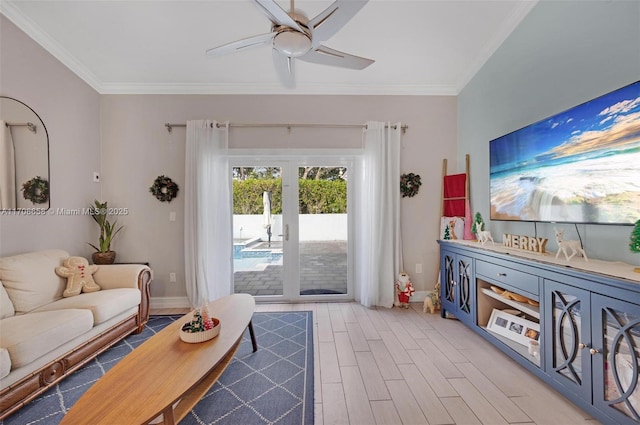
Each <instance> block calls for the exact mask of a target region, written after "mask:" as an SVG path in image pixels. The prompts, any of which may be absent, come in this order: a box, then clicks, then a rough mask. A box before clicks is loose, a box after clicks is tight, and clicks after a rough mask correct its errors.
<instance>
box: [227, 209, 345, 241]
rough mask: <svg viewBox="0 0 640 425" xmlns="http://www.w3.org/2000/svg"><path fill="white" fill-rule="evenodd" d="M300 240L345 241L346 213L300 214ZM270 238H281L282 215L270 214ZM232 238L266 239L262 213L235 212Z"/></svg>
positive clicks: (274, 239)
mask: <svg viewBox="0 0 640 425" xmlns="http://www.w3.org/2000/svg"><path fill="white" fill-rule="evenodd" d="M298 218H299V224H300V240H301V241H346V240H347V214H300V215H299V216H298ZM271 223H272V224H271V234H272V236H271V240H272V241H279V240H282V234H283V232H282V216H281V215H273V216H271ZM233 237H234V239H249V238H253V237H260V238H262V240H267V231H266V229H265V227H264V218H263V216H262V214H236V215H234V216H233Z"/></svg>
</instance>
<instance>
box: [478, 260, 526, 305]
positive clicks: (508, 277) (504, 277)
mask: <svg viewBox="0 0 640 425" xmlns="http://www.w3.org/2000/svg"><path fill="white" fill-rule="evenodd" d="M476 275H481V276H483V277H485V278H487V279H488V282H490V283H496V284H501V283H503V284H505V285H508V286H510V287H511V288H513V289H519V290H521V291H525V292H527V293H528V294H530V295H534V296H535V299H538V277H537V276H534V275H532V274H529V273H524V272H521V271H519V270H515V269H510V268H508V267H504V266H500V265H498V264H493V263H489V262H486V261H482V260H476ZM511 288H507V289H511ZM525 295H526V294H525Z"/></svg>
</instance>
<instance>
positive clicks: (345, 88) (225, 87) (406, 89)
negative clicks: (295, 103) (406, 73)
mask: <svg viewBox="0 0 640 425" xmlns="http://www.w3.org/2000/svg"><path fill="white" fill-rule="evenodd" d="M100 93H101V94H290V95H311V94H322V95H396V96H400V95H401V96H407V95H411V96H434V95H438V96H455V95H456V94H457V89H456V87H455V86H453V85H451V86H450V85H420V84H415V85H412V84H404V85H403V84H385V85H376V86H372V85H353V84H331V85H327V84H316V83H312V84H298V86H297V87H296V88H295V89H286V88H284V87H282V86H280V85H278V84H257V83H256V84H253V83H248V84H191V83H183V84H175V83H156V84H138V83H128V84H126V83H125V84H120V83H114V84H111V83H105V84H102V85H101V91H100Z"/></svg>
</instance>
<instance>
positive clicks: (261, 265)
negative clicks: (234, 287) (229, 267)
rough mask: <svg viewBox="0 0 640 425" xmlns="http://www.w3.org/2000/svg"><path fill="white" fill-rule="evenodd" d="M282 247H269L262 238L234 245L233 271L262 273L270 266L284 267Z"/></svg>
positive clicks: (273, 244)
mask: <svg viewBox="0 0 640 425" xmlns="http://www.w3.org/2000/svg"><path fill="white" fill-rule="evenodd" d="M281 246H282V245H277V246H276V243H275V242H274V243H272V246H271V247H269V246H268V245H267V243H266V242H262V241H261V240H260V238H252V239H248V240H242V241H237V240H236V241H234V243H233V271H234V272H241V271H262V270H264V269H265V268H266V267H267V266H269V265H273V264H275V265H282V248H281Z"/></svg>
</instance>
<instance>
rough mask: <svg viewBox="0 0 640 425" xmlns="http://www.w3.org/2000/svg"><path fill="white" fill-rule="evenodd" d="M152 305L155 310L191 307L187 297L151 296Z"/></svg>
mask: <svg viewBox="0 0 640 425" xmlns="http://www.w3.org/2000/svg"><path fill="white" fill-rule="evenodd" d="M150 307H151V309H153V310H160V309H163V308H191V304H190V303H189V299H188V298H187V297H151V300H150Z"/></svg>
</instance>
